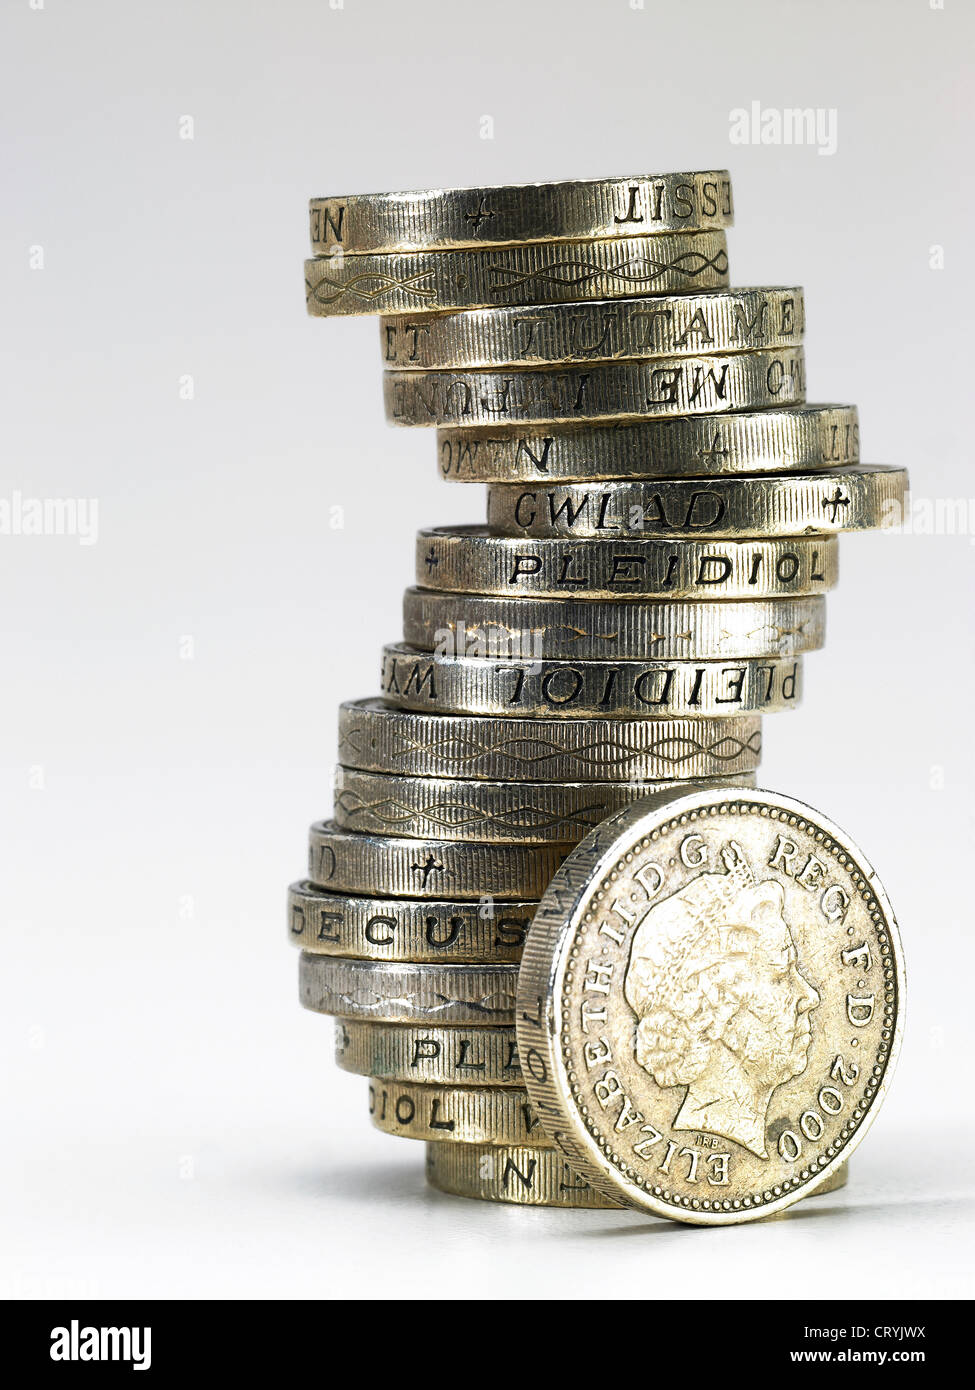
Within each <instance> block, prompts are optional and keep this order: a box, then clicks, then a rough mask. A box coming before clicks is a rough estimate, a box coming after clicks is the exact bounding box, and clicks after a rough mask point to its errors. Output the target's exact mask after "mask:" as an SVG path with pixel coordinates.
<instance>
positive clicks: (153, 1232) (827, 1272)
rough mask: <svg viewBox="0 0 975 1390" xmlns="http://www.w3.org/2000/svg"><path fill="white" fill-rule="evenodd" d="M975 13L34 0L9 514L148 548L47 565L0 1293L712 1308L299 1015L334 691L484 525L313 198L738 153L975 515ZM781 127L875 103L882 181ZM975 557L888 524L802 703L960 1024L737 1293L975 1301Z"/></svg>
mask: <svg viewBox="0 0 975 1390" xmlns="http://www.w3.org/2000/svg"><path fill="white" fill-rule="evenodd" d="M36 3H37V0H35V4H36ZM973 15H975V12H973V10H972V8H971V6H968V5H965V4H963V3H961V0H945V8H944V9H943V10H932V9H931V8H930V6H929V4H928V0H857V2H856V3H851V0H808V3H802V2H800V0H791V3H790V2H789V0H776V2H775V3H772V0H756V2H755V3H748V4H738V5H732V4H728V3H719V0H714V2H713V3H702V0H692V2H691V3H683V4H680V5H677V6H675V5H671V4H661V3H658V0H646V5H645V8H644V9H642V10H640V9H633V8H631V7H630V6H629V4H628V3H627V0H610V2H608V3H597V0H590V2H589V3H584V2H583V0H559V2H558V3H555V0H545V2H544V3H527V2H526V0H520V3H519V0H496V3H485V4H465V3H447V0H413V3H409V4H406V3H401V2H400V3H396V0H345V5H344V8H341V9H332V8H330V6H329V5H328V4H327V3H311V0H276V3H273V4H272V3H270V2H268V3H264V4H239V3H236V4H235V3H229V0H219V2H218V0H208V3H206V4H200V3H192V0H168V3H166V4H162V3H132V0H114V2H113V0H88V2H87V3H84V2H83V0H72V2H71V3H70V4H69V3H67V0H45V3H44V5H43V8H33V7H32V6H31V5H30V4H29V3H28V0H6V3H5V4H4V7H3V14H2V18H0V53H2V60H0V61H2V69H3V80H2V82H0V108H2V112H3V118H2V120H3V151H2V159H3V165H2V187H3V190H4V196H3V199H2V206H0V227H2V254H0V302H2V305H3V316H2V324H3V328H2V334H0V338H2V351H3V364H2V374H0V391H2V413H0V421H2V434H3V463H2V468H0V498H10V497H11V496H12V494H13V492H14V491H15V490H18V489H19V490H20V491H21V492H22V493H23V494H25V495H30V496H40V497H45V496H62V497H94V498H97V499H98V503H99V536H98V541H97V544H95V545H91V546H82V545H80V544H79V543H78V542H77V540H75V539H72V538H69V537H35V538H27V537H7V536H0V595H2V596H3V598H2V602H0V630H2V651H3V655H4V661H3V671H4V678H3V682H2V690H3V717H2V720H0V758H2V787H3V794H2V809H3V827H2V844H3V852H2V863H3V869H2V879H3V881H2V939H3V965H2V972H0V988H2V990H3V1001H2V1007H0V1037H2V1040H3V1053H4V1063H3V1068H2V1070H3V1081H2V1085H3V1088H4V1098H3V1102H2V1113H3V1115H4V1117H5V1120H6V1125H5V1129H6V1134H5V1138H4V1142H3V1145H2V1146H0V1165H2V1168H3V1170H5V1171H4V1172H2V1173H0V1192H2V1193H3V1203H4V1206H5V1207H7V1208H8V1210H7V1212H6V1214H5V1216H4V1218H3V1228H4V1232H5V1235H4V1239H3V1242H2V1249H0V1291H2V1292H3V1293H6V1294H8V1295H13V1296H19V1295H22V1294H31V1293H42V1294H52V1293H54V1294H56V1293H59V1292H65V1293H69V1294H77V1293H92V1294H105V1295H116V1294H130V1293H131V1294H152V1293H161V1294H170V1295H178V1294H199V1295H207V1294H249V1295H264V1294H267V1295H276V1296H278V1295H280V1296H302V1295H304V1296H309V1295H310V1296H317V1295H324V1294H326V1293H328V1292H329V1291H331V1292H333V1293H334V1292H335V1291H336V1290H337V1289H341V1290H342V1292H343V1293H345V1294H347V1295H348V1294H356V1293H359V1292H362V1291H364V1290H368V1291H369V1292H371V1293H373V1294H378V1295H382V1294H391V1293H395V1292H396V1291H401V1292H410V1291H412V1290H413V1289H415V1288H416V1287H417V1284H416V1282H415V1281H416V1280H421V1279H422V1280H424V1281H426V1284H427V1286H428V1287H429V1286H430V1281H431V1280H433V1281H435V1280H436V1278H437V1277H438V1276H440V1275H444V1276H446V1275H448V1274H449V1277H450V1280H451V1289H452V1291H454V1290H455V1289H462V1290H463V1292H465V1293H466V1294H468V1295H471V1296H477V1295H480V1296H487V1297H490V1296H492V1295H501V1294H505V1295H515V1296H522V1297H531V1296H533V1295H541V1294H557V1295H566V1296H575V1295H589V1294H592V1293H596V1294H598V1293H599V1292H600V1291H601V1290H603V1291H604V1290H605V1289H606V1288H607V1287H608V1285H607V1282H606V1281H607V1279H608V1278H610V1277H612V1281H613V1282H612V1287H613V1291H614V1296H616V1295H618V1293H619V1290H620V1289H621V1288H626V1287H630V1288H632V1290H633V1292H635V1293H640V1294H645V1293H647V1292H652V1293H653V1295H654V1296H667V1295H668V1294H674V1293H680V1291H681V1289H682V1288H684V1287H686V1281H687V1280H688V1279H694V1281H695V1283H696V1282H697V1276H698V1271H699V1260H700V1257H701V1248H700V1244H699V1240H698V1239H691V1240H688V1239H683V1238H682V1236H683V1235H686V1233H683V1232H678V1231H676V1230H675V1229H673V1228H670V1227H668V1226H666V1225H665V1224H663V1223H657V1224H656V1225H652V1224H651V1223H647V1222H642V1221H640V1220H639V1219H637V1220H635V1221H634V1219H633V1218H631V1217H628V1216H624V1215H620V1216H619V1217H617V1216H615V1215H608V1214H586V1213H548V1212H531V1211H520V1210H505V1209H498V1208H491V1207H482V1206H480V1205H476V1204H471V1203H466V1204H465V1203H462V1202H457V1201H452V1200H449V1199H446V1198H440V1197H437V1196H435V1195H432V1194H429V1193H427V1192H426V1191H425V1190H424V1188H423V1184H422V1150H421V1148H420V1146H411V1145H410V1144H408V1143H405V1142H398V1141H395V1140H392V1139H387V1138H385V1137H384V1136H380V1135H376V1134H374V1133H373V1132H372V1131H371V1129H370V1127H369V1125H368V1123H367V1120H366V1107H365V1082H364V1081H360V1080H359V1079H357V1078H351V1077H348V1076H345V1075H344V1074H342V1073H339V1072H337V1071H336V1070H334V1068H333V1067H332V1065H331V1025H330V1023H329V1021H328V1020H326V1019H323V1018H319V1017H314V1016H312V1015H308V1014H304V1013H303V1012H302V1011H301V1010H300V1008H299V1007H298V1004H297V1000H296V989H295V971H296V960H295V958H294V955H293V953H292V952H291V951H290V950H289V947H288V943H287V941H286V938H285V932H284V921H283V894H284V888H285V885H286V884H287V882H288V880H289V879H291V878H293V877H297V876H298V875H299V874H300V873H301V871H302V867H303V862H304V852H305V830H306V826H307V823H308V822H310V821H311V820H312V819H315V818H318V817H320V816H322V815H325V814H327V813H328V811H329V808H330V797H331V793H330V770H331V765H332V762H333V760H334V756H335V719H336V705H337V704H338V702H339V701H340V700H341V699H343V698H348V697H353V696H359V695H365V694H369V693H373V692H374V691H375V689H376V681H377V667H378V652H379V647H380V645H381V644H382V642H384V641H386V640H389V639H390V638H394V637H396V636H397V635H398V632H399V624H400V612H399V605H400V594H401V590H402V589H403V588H404V586H405V585H406V584H407V583H409V582H410V577H411V561H412V546H413V539H412V536H413V532H414V530H415V529H416V528H417V527H418V526H420V525H425V524H427V525H429V524H435V523H446V522H452V521H470V520H477V519H479V518H480V516H481V513H482V508H483V493H482V491H481V490H480V489H476V488H466V489H465V488H461V487H454V486H450V487H448V486H447V485H445V484H443V483H441V482H440V481H439V480H438V477H437V473H436V467H435V453H434V440H433V437H432V435H431V434H430V433H428V432H421V431H414V432H408V431H400V432H394V431H393V430H392V429H390V428H388V427H387V426H386V425H385V424H384V421H383V419H382V411H381V399H380V381H379V371H380V359H379V351H378V328H377V325H376V324H375V322H374V321H372V320H369V319H363V320H354V319H346V320H338V321H335V322H332V323H326V322H319V321H312V320H309V319H307V318H306V317H305V313H304V306H303V297H302V274H301V261H302V258H303V256H304V255H305V254H306V247H307V231H306V203H307V199H308V197H309V196H310V195H312V194H320V193H334V192H349V191H367V190H371V189H380V188H396V187H406V188H409V187H418V186H424V185H437V184H464V183H477V182H499V181H520V180H533V179H540V178H560V177H585V176H598V175H601V174H626V173H634V172H655V171H658V170H662V169H669V168H673V169H680V168H707V167H714V166H718V167H721V166H727V167H730V169H731V172H732V176H733V180H734V188H735V201H736V208H737V227H736V228H735V229H733V231H732V232H731V233H730V243H731V245H730V253H731V265H732V280H733V283H736V284H739V285H748V284H763V283H764V284H775V283H784V284H792V283H797V282H798V283H800V284H802V285H803V286H804V287H805V290H806V295H807V306H808V323H809V328H808V340H807V357H808V377H809V396H810V399H819V400H831V399H835V400H853V401H855V402H857V403H858V405H859V407H860V411H861V421H862V427H863V440H864V451H865V457H866V459H867V460H869V461H873V462H889V463H899V464H907V465H909V466H910V468H911V470H912V476H913V484H914V491H915V494H916V495H918V496H921V497H928V498H946V497H968V496H969V495H970V494H975V487H973V484H972V481H971V439H972V427H971V415H970V412H971V404H970V396H969V383H970V377H971V369H972V351H971V346H972V320H971V310H972V285H973V275H972V251H971V241H972V223H973V220H975V208H973V206H972V179H971V167H970V149H971V140H972V91H973V73H972V65H971V55H972V52H973V48H975V43H973V41H975V25H973ZM753 100H759V101H761V102H762V103H763V105H765V106H780V107H793V106H812V107H824V108H835V109H836V111H837V115H838V149H837V152H836V154H835V155H833V156H832V157H823V156H820V155H818V154H817V152H816V150H815V149H812V148H804V147H792V148H784V147H779V148H775V147H761V146H759V147H753V146H743V147H742V146H732V145H731V144H730V143H729V138H728V131H729V112H730V111H731V110H732V109H733V108H735V107H739V106H748V105H749V104H750V103H751V102H752V101H753ZM485 115H490V116H491V117H493V120H494V138H493V139H491V140H484V139H481V138H480V135H479V130H480V122H481V117H482V116H485ZM185 116H190V117H192V120H193V133H194V138H193V139H192V140H187V139H181V138H180V121H181V118H182V117H185ZM184 129H185V126H184ZM932 246H941V247H943V248H944V269H943V270H940V271H936V270H932V269H931V268H930V248H931V247H932ZM32 247H33V248H36V247H41V248H43V269H32V268H31V257H32V251H31V248H32ZM33 255H34V260H35V261H36V260H37V256H36V252H35V253H33ZM187 376H190V377H192V380H193V388H194V394H193V399H191V400H186V399H181V390H180V387H181V381H182V380H183V379H184V378H185V377H187ZM335 506H338V507H341V508H342V509H343V512H344V528H342V529H333V528H332V527H331V526H330V524H329V520H330V514H331V513H330V509H331V508H333V507H335ZM972 545H973V538H972V536H971V535H970V534H964V535H960V536H934V537H916V536H915V537H904V536H896V537H895V536H865V537H852V538H847V539H846V541H845V542H844V543H843V544H842V553H841V569H842V580H841V584H840V587H839V589H838V591H837V592H836V593H835V594H834V595H832V596H831V598H830V601H829V639H828V645H827V648H826V650H825V651H824V652H822V653H819V654H817V655H815V656H813V657H811V658H810V659H809V661H808V663H807V686H806V700H805V704H804V706H803V707H802V709H801V710H799V711H797V712H796V713H795V714H792V715H789V716H781V717H778V718H770V719H769V720H767V721H766V755H765V761H764V764H763V768H762V773H761V780H762V783H763V785H766V786H770V787H773V788H777V789H781V790H783V791H787V792H789V793H791V794H793V795H795V796H798V797H800V798H803V799H805V800H808V801H809V802H811V803H812V804H813V805H815V806H818V807H819V808H821V809H822V810H823V811H824V812H825V813H826V814H828V815H829V816H831V817H832V818H833V819H834V820H836V821H837V822H839V824H841V825H843V826H845V827H846V828H847V829H848V830H849V831H850V832H851V833H852V834H853V835H854V837H855V838H857V839H858V840H859V842H860V843H861V845H862V846H863V848H864V850H865V851H866V853H867V854H868V855H869V856H870V857H871V858H872V859H873V861H874V862H875V864H876V866H877V868H878V870H879V871H880V874H881V876H882V878H883V880H884V881H885V884H886V886H887V888H888V891H889V893H890V895H891V897H892V899H893V901H894V903H895V906H896V908H897V910H898V914H899V916H900V919H901V922H902V929H903V935H904V939H905V944H906V947H907V951H908V953H909V967H910V972H911V983H912V985H913V997H912V1001H911V1007H910V1016H909V1027H908V1034H907V1042H906V1046H905V1049H904V1053H903V1056H902V1060H901V1065H900V1070H899V1073H898V1075H897V1078H896V1082H895V1085H894V1088H893V1091H892V1094H891V1096H890V1099H889V1102H888V1105H887V1107H886V1108H885V1111H884V1113H883V1114H882V1116H881V1118H880V1119H879V1120H878V1122H877V1124H876V1126H875V1128H874V1130H873V1132H872V1134H871V1136H870V1139H869V1141H868V1142H867V1143H866V1144H865V1145H864V1147H863V1150H862V1153H860V1154H859V1155H858V1156H857V1158H856V1161H855V1166H854V1174H855V1177H854V1185H853V1186H852V1187H851V1188H850V1189H849V1192H848V1193H847V1194H846V1195H840V1196H837V1197H835V1198H826V1199H823V1200H822V1203H821V1208H820V1210H819V1214H818V1215H816V1214H814V1213H813V1211H812V1208H811V1207H810V1208H807V1209H806V1211H805V1213H802V1209H800V1210H799V1212H797V1214H796V1216H795V1217H793V1218H791V1219H786V1220H782V1221H778V1222H771V1223H766V1224H765V1225H762V1226H756V1227H749V1228H743V1229H741V1230H739V1231H736V1232H731V1233H725V1234H724V1235H723V1236H721V1237H720V1238H719V1239H716V1240H712V1239H711V1238H710V1237H708V1238H707V1239H708V1246H709V1249H708V1252H707V1258H708V1262H709V1271H710V1273H709V1279H708V1287H709V1289H710V1290H711V1291H712V1292H714V1293H717V1294H720V1293H722V1292H727V1293H730V1292H741V1291H742V1289H743V1288H748V1289H750V1290H751V1289H754V1291H755V1292H756V1293H757V1294H759V1295H761V1294H776V1295H781V1294H782V1293H788V1292H789V1289H788V1288H785V1289H783V1288H782V1287H781V1284H780V1276H779V1273H778V1271H781V1270H782V1269H783V1268H787V1269H790V1270H792V1271H798V1273H797V1275H796V1282H795V1284H794V1287H793V1289H792V1291H793V1292H794V1293H795V1294H796V1295H797V1296H806V1295H807V1294H808V1293H809V1292H810V1290H813V1289H815V1290H817V1291H819V1292H830V1293H838V1294H845V1293H850V1292H853V1291H855V1288H856V1287H857V1286H858V1281H859V1279H860V1274H859V1271H860V1270H861V1269H862V1268H863V1267H864V1262H866V1265H867V1267H868V1268H869V1270H870V1290H871V1291H872V1292H875V1293H879V1294H882V1295H893V1294H899V1293H908V1292H921V1293H928V1294H932V1295H934V1296H950V1295H954V1294H958V1293H963V1292H970V1290H971V1281H970V1266H969V1261H968V1259H967V1257H966V1255H965V1253H964V1252H965V1241H966V1239H969V1238H970V1232H971V1228H970V1226H968V1225H967V1224H966V1223H967V1222H968V1221H969V1220H970V1216H971V1211H972V1201H971V1199H972V1191H973V1175H972V1166H971V1154H972V1152H973V1145H972V1142H971V1141H972V1138H975V1136H972V1135H968V1136H967V1137H966V1130H965V1127H966V1126H967V1125H968V1124H969V1123H970V1121H969V1111H970V1105H969V1104H968V1101H969V1100H970V1083H969V1080H968V1078H969V1076H970V1071H971V1066H972V1060H973V1059H972V1045H973V1025H972V1015H973V1010H972V1007H971V1002H970V1001H971V998H972V966H973V948H972V936H971V929H972V922H971V898H970V890H969V884H970V878H971V861H972V856H973V852H975V837H973V827H972V817H971V809H970V807H971V790H970V788H971V781H972V771H973V767H972V762H973V753H972V734H971V729H972V718H971V696H970V692H971V680H972V662H973V658H972V624H971V616H970V603H971V588H972V566H973V559H975V552H973V548H972ZM186 639H191V643H192V646H191V647H190V646H189V645H188V644H187V642H186ZM188 652H191V657H190V659H186V657H187V654H188ZM39 784H40V785H39ZM620 1231H626V1232H628V1233H629V1239H619V1238H616V1239H609V1238H608V1237H609V1236H610V1235H612V1234H615V1233H617V1232H620ZM604 1237H606V1238H604ZM661 1238H663V1241H664V1244H663V1245H662V1244H661ZM664 1246H665V1247H666V1257H667V1269H668V1279H667V1281H666V1282H665V1283H658V1282H657V1281H656V1280H655V1279H653V1271H654V1269H659V1268H660V1260H661V1259H662V1256H663V1249H664ZM692 1247H693V1248H692ZM907 1252H909V1254H910V1261H909V1266H905V1263H904V1255H905V1253H907ZM837 1253H841V1254H842V1255H843V1256H844V1259H842V1260H841V1261H839V1262H837V1260H836V1256H837ZM846 1257H848V1258H846ZM800 1274H801V1277H800ZM732 1275H734V1278H733V1279H732ZM743 1280H744V1283H743V1282H742V1281H743ZM433 1286H434V1287H436V1285H435V1283H434V1285H433ZM860 1287H862V1285H860Z"/></svg>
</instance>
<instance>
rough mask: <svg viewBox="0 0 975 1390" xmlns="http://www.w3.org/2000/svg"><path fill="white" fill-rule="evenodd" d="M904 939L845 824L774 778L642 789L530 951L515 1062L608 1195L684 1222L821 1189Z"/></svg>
mask: <svg viewBox="0 0 975 1390" xmlns="http://www.w3.org/2000/svg"><path fill="white" fill-rule="evenodd" d="M903 989H904V974H903V963H902V956H901V947H900V938H899V935H898V930H897V925H896V922H895V920H894V916H893V913H892V911H891V908H890V904H889V903H888V901H887V898H886V896H885V894H884V891H883V889H882V887H881V886H880V884H879V882H878V880H877V876H876V873H875V872H874V870H873V868H872V867H871V866H870V864H869V863H868V862H867V860H866V859H865V857H864V856H863V854H862V853H861V851H860V850H859V849H857V848H856V846H855V845H854V844H853V843H852V842H851V841H850V839H849V838H848V836H846V835H845V834H844V833H843V832H842V831H840V830H839V829H838V828H837V827H836V826H835V825H833V824H832V823H831V822H830V821H829V820H827V819H826V818H825V817H823V816H821V815H820V814H819V813H818V812H817V811H814V810H811V809H810V808H809V807H807V806H804V805H803V804H802V803H801V802H798V801H794V800H792V799H791V798H790V797H785V796H781V795H779V794H778V793H774V792H766V791H754V792H743V793H741V794H739V795H728V794H727V793H725V792H721V791H719V790H713V791H701V790H699V791H696V792H694V793H691V794H680V793H678V794H676V795H673V796H672V795H668V794H665V795H663V796H660V797H657V798H652V799H648V801H647V803H646V805H645V806H643V807H630V808H628V809H627V810H625V811H623V812H620V813H618V814H617V815H616V816H614V817H611V818H610V819H609V820H608V821H606V822H605V823H604V824H603V825H602V826H600V827H599V828H598V829H597V830H595V831H594V832H593V833H592V834H591V835H590V836H589V837H588V838H587V839H586V840H584V841H583V843H582V844H581V845H580V846H579V847H578V849H577V850H576V851H575V852H574V853H573V854H572V855H571V856H570V857H569V858H568V859H567V860H566V861H565V863H564V864H563V866H562V868H561V869H560V870H559V872H558V873H557V874H556V876H555V878H554V880H553V882H552V884H551V885H550V887H549V889H548V891H547V892H546V894H545V896H544V898H543V900H542V904H541V906H540V907H539V911H538V913H537V914H536V916H535V919H534V922H533V924H532V927H531V929H530V931H529V937H528V942H527V944H526V947H525V952H524V955H523V957H522V967H521V973H520V977H519V988H518V1000H517V1030H518V1050H519V1055H520V1058H521V1064H522V1071H523V1074H524V1076H525V1081H526V1084H527V1086H528V1090H529V1092H530V1094H531V1097H532V1100H533V1101H534V1103H535V1106H536V1108H537V1110H538V1112H539V1114H540V1115H541V1116H542V1120H543V1124H544V1126H545V1130H546V1133H547V1134H549V1136H550V1137H551V1138H552V1140H553V1142H554V1143H555V1144H556V1146H557V1147H558V1149H559V1150H560V1151H561V1152H562V1153H563V1154H564V1155H565V1156H566V1158H567V1160H568V1161H569V1162H571V1164H572V1165H573V1167H574V1168H575V1169H577V1170H578V1171H579V1172H580V1173H581V1174H582V1175H583V1176H585V1177H588V1178H589V1180H590V1181H591V1182H592V1183H593V1185H594V1187H596V1188H597V1189H598V1190H599V1191H601V1192H602V1193H603V1194H605V1195H607V1196H610V1197H616V1198H617V1199H619V1200H623V1201H626V1202H628V1203H630V1204H632V1205H635V1206H638V1207H642V1208H644V1209H647V1210H650V1211H652V1212H655V1213H656V1214H658V1215H660V1216H669V1217H674V1218H677V1219H680V1220H684V1221H690V1222H695V1223H698V1224H705V1225H708V1224H712V1225H713V1224H727V1223H730V1222H738V1221H748V1220H753V1219H755V1218H756V1217H761V1216H765V1215H767V1214H770V1213H772V1212H776V1211H781V1210H782V1209H783V1208H785V1207H788V1206H789V1205H791V1204H792V1203H793V1202H795V1201H797V1200H798V1199H799V1198H801V1197H804V1196H806V1195H807V1194H809V1193H811V1192H813V1191H815V1190H817V1189H818V1187H819V1185H820V1184H821V1183H822V1181H823V1179H824V1178H829V1177H830V1176H831V1175H832V1174H833V1173H835V1171H836V1169H837V1168H838V1167H839V1166H840V1165H841V1164H842V1163H844V1162H845V1160H846V1159H847V1158H848V1157H849V1156H850V1153H851V1152H852V1150H853V1149H854V1148H855V1147H856V1145H857V1144H858V1143H859V1141H860V1139H861V1138H862V1137H863V1134H864V1133H865V1131H866V1129H867V1127H868V1125H869V1124H870V1122H871V1120H872V1119H873V1117H874V1115H875V1113H876V1110H877V1107H878V1105H879V1103H880V1102H881V1100H882V1099H883V1096H884V1094H885V1092H886V1089H887V1086H888V1082H889V1077H890V1072H891V1068H892V1064H893V1062H894V1059H895V1057H896V1053H897V1049H898V1044H899V1040H900V1033H901V1013H902V996H903Z"/></svg>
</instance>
